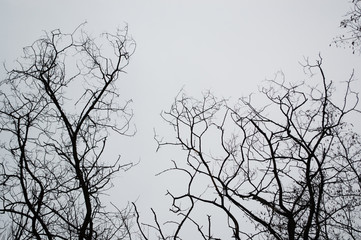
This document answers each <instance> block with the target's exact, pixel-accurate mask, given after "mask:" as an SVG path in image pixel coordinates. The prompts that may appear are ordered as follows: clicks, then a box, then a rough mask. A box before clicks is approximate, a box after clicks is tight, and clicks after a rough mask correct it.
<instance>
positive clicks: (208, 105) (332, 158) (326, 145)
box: [138, 58, 361, 240]
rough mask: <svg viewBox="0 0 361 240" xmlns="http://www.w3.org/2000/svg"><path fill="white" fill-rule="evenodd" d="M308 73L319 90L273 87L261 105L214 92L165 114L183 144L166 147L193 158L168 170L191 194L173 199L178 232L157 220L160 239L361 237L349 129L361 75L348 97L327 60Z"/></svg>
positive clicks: (183, 100) (360, 141) (354, 148)
mask: <svg viewBox="0 0 361 240" xmlns="http://www.w3.org/2000/svg"><path fill="white" fill-rule="evenodd" d="M304 67H305V69H306V70H307V71H309V73H311V74H312V75H313V74H314V75H315V76H313V77H312V80H315V78H316V77H318V78H319V79H320V81H318V84H312V85H307V82H300V83H295V84H291V83H287V82H286V81H285V80H284V79H283V78H282V79H281V80H280V79H275V80H271V81H269V86H268V87H264V88H262V89H261V92H262V93H263V94H262V95H263V98H262V97H261V98H259V99H258V100H257V101H254V100H252V98H251V97H249V98H242V99H240V102H239V103H238V104H237V105H236V106H235V107H230V106H228V103H227V101H225V100H218V99H217V98H216V97H215V96H214V95H212V94H210V93H209V92H207V93H206V94H205V95H204V96H203V98H202V99H200V100H197V99H194V98H192V97H188V96H186V95H184V94H180V95H179V96H178V97H177V98H176V100H175V102H174V104H173V105H172V107H171V109H170V110H169V111H168V112H164V114H163V118H164V120H165V121H166V122H167V123H168V124H170V125H171V126H172V127H173V130H174V133H175V139H174V141H164V140H159V141H158V144H159V147H163V146H167V145H171V146H179V147H180V148H181V149H182V150H183V151H185V152H186V153H187V157H186V158H185V159H178V161H174V162H173V167H171V168H169V169H167V170H166V171H165V172H168V171H173V172H174V171H175V172H180V173H183V176H184V179H183V180H182V181H185V183H184V186H185V188H184V190H185V191H184V192H183V193H181V194H179V190H178V191H177V192H178V194H173V193H172V192H171V191H169V192H168V195H169V196H170V197H171V198H172V203H173V204H172V211H174V212H175V213H176V215H177V217H178V220H177V219H175V220H174V221H168V223H170V222H171V223H172V224H175V225H176V229H175V231H174V233H172V234H170V235H169V236H167V235H166V234H165V232H164V231H165V230H164V227H163V228H162V227H161V226H162V225H161V224H160V223H159V221H158V220H157V218H156V215H154V217H155V218H154V220H155V223H156V224H155V225H154V226H152V227H151V229H153V230H155V231H156V232H158V235H159V236H160V238H161V239H181V238H182V236H183V235H184V234H186V233H187V231H189V225H192V224H193V225H194V227H195V228H194V229H196V232H198V234H199V237H200V238H201V239H207V240H210V239H224V238H227V239H231V238H234V239H279V240H281V239H282V240H286V239H291V240H292V239H305V240H306V239H359V238H361V230H360V229H361V226H360V224H361V215H360V214H359V213H360V211H361V192H360V190H361V171H360V169H361V136H360V134H359V133H358V132H354V131H353V128H352V125H351V124H349V123H348V121H349V120H350V118H352V117H354V116H355V115H357V114H359V113H360V111H359V109H358V103H359V96H358V94H357V93H355V92H353V90H352V85H353V82H354V77H353V74H352V75H351V76H350V78H349V79H348V80H347V81H346V82H345V90H344V95H343V96H341V98H340V95H337V94H335V93H336V92H335V86H334V83H332V82H331V81H328V80H327V77H326V75H325V73H324V71H323V68H322V59H321V58H320V59H319V60H318V61H317V62H316V63H315V64H310V63H307V64H306V65H305V66H304ZM317 72H318V74H317ZM337 96H338V97H339V98H338V100H336V99H337ZM258 97H260V96H258ZM260 101H261V102H262V104H261V106H259V104H257V102H258V103H259V102H260ZM199 209H204V210H205V211H204V212H203V211H199ZM206 209H207V210H206ZM212 212H217V215H216V216H211V215H210V213H212ZM202 213H203V214H202ZM199 215H203V216H204V217H203V218H200V217H199ZM220 219H223V220H220ZM212 220H214V222H213V221H212ZM220 222H221V223H223V225H224V226H223V227H224V228H225V229H227V228H228V230H229V232H228V234H229V235H228V236H227V235H224V234H225V232H224V231H225V230H224V228H223V234H222V235H220V236H219V238H216V236H217V234H219V233H220V232H219V229H218V231H217V227H218V225H219V223H220ZM246 222H248V223H247V224H246ZM138 224H139V220H138ZM186 225H187V227H185V226H186ZM148 226H149V225H148ZM214 226H215V228H214ZM140 227H141V224H140Z"/></svg>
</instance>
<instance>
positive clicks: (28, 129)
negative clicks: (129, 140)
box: [0, 24, 135, 240]
mask: <svg viewBox="0 0 361 240" xmlns="http://www.w3.org/2000/svg"><path fill="white" fill-rule="evenodd" d="M83 29H84V24H82V25H80V26H79V27H78V28H77V29H76V30H75V31H74V32H73V33H71V34H64V33H62V32H61V31H60V30H54V31H52V32H50V33H46V35H45V36H44V37H42V38H40V39H39V40H37V41H35V42H34V43H33V44H32V45H31V46H29V47H26V48H24V56H23V57H22V58H21V59H20V60H19V61H18V67H17V68H16V69H14V70H11V71H8V77H7V78H6V79H5V80H2V81H1V83H0V84H1V91H0V101H1V103H0V134H1V139H2V140H1V151H2V161H1V163H0V192H1V194H0V201H1V206H0V213H1V214H2V224H3V225H2V239H5V238H7V239H67V240H68V239H123V238H125V237H126V236H129V234H130V232H129V231H130V225H129V224H131V223H130V211H131V209H130V207H126V208H124V210H116V211H109V210H107V209H106V206H104V204H102V202H101V194H102V193H104V191H106V190H107V189H109V187H110V186H111V183H110V181H111V179H112V177H113V176H114V174H115V173H116V172H118V171H119V170H121V169H128V168H129V167H131V166H132V163H124V164H120V159H119V158H118V159H114V161H110V160H105V159H104V158H103V155H104V150H105V147H106V143H107V138H108V136H109V134H110V133H111V132H115V133H118V134H121V135H132V134H133V133H134V131H133V130H132V129H130V128H129V127H130V121H131V119H132V111H131V110H130V109H129V107H128V104H129V103H130V101H124V102H123V103H122V102H121V100H120V98H119V97H120V93H119V87H118V85H117V83H118V78H119V76H120V74H122V73H123V72H124V68H125V67H126V66H127V65H128V62H129V58H130V56H131V55H132V53H133V52H134V50H135V42H134V41H133V40H132V39H131V38H130V37H128V34H127V28H125V29H123V30H118V31H117V32H116V33H115V34H110V33H106V34H103V35H101V36H100V37H99V38H95V39H94V38H91V37H90V36H89V35H88V34H86V33H85V31H84V30H83ZM132 132H133V133H132Z"/></svg>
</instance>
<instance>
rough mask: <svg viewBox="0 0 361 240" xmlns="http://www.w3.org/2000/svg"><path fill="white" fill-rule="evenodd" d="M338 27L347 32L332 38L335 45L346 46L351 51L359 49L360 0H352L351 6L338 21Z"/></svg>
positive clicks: (360, 40) (360, 30) (360, 41)
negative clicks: (343, 17)
mask: <svg viewBox="0 0 361 240" xmlns="http://www.w3.org/2000/svg"><path fill="white" fill-rule="evenodd" d="M340 27H341V28H344V29H345V30H346V31H347V32H346V33H344V34H342V35H340V36H337V37H336V38H335V39H334V43H335V44H336V46H344V47H345V46H348V47H350V48H351V49H352V52H353V53H355V52H359V51H360V50H361V1H360V0H353V1H352V8H351V9H350V11H349V12H347V14H346V15H345V19H343V20H342V21H341V23H340Z"/></svg>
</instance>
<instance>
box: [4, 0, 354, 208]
mask: <svg viewBox="0 0 361 240" xmlns="http://www.w3.org/2000/svg"><path fill="white" fill-rule="evenodd" d="M349 8H350V5H349V4H348V3H347V1H346V0H344V1H340V0H317V1H315V0H312V1H311V0H304V1H289V0H273V1H270V0H260V1H250V0H248V1H241V0H238V1H235V0H225V1H214V0H194V1H191V0H182V1H181V0H153V1H150V0H143V1H137V0H132V1H130V0H129V1H125V0H109V1H89V0H87V1H84V0H77V1H71V0H61V1H60V0H57V1H55V0H52V1H49V0H32V1H29V0H21V1H20V0H0V29H1V38H0V61H1V62H4V61H6V63H7V65H9V66H11V65H12V64H13V60H15V59H16V58H17V57H19V56H20V55H21V53H22V52H21V51H22V47H24V46H26V45H29V44H31V43H32V42H33V41H34V40H36V39H37V38H39V36H41V35H42V34H43V30H47V31H49V30H53V29H55V28H60V29H61V30H62V31H63V32H72V31H73V30H74V29H75V27H76V26H78V25H79V24H80V23H82V22H84V21H87V22H88V24H87V27H86V28H87V29H88V31H89V32H90V33H91V34H93V35H94V36H96V35H97V34H100V33H102V32H105V31H108V32H112V31H115V29H116V28H117V27H123V26H124V25H125V23H127V24H128V26H129V33H130V35H131V36H132V37H133V38H134V39H135V41H136V42H137V49H136V52H135V54H134V55H133V57H132V59H131V62H130V65H129V66H128V68H127V69H126V71H127V72H128V73H127V75H124V76H122V77H121V78H122V79H121V80H120V81H122V82H123V83H122V85H121V86H122V87H121V89H120V92H121V94H123V95H124V98H132V99H133V101H134V103H133V105H132V106H133V109H134V113H135V118H134V123H135V124H136V126H137V135H136V137H134V138H131V139H124V138H122V139H115V141H114V142H113V143H110V146H109V148H108V149H109V151H111V152H114V153H117V152H118V153H120V154H121V155H122V156H123V158H124V160H127V161H129V160H132V161H138V160H140V161H141V162H140V164H139V165H138V166H137V167H136V168H134V169H133V170H131V171H130V172H127V173H125V174H122V175H121V176H120V177H119V178H118V179H117V180H116V181H115V184H116V187H115V188H114V189H113V190H112V198H113V199H114V200H113V201H115V204H117V203H119V204H123V203H125V202H127V201H134V200H135V199H136V198H138V197H139V200H138V202H139V205H141V209H142V211H147V209H149V208H150V207H153V206H155V207H156V209H161V208H163V209H168V206H169V205H170V201H169V200H170V199H167V198H165V197H164V194H165V189H166V187H167V186H168V185H174V184H176V180H177V179H173V178H172V176H168V178H167V177H163V178H162V177H159V178H156V177H154V174H155V173H157V172H159V171H161V170H162V169H165V168H167V167H168V166H170V162H169V159H171V158H172V157H176V155H177V153H175V152H174V151H170V150H165V151H161V152H160V153H158V154H156V153H155V149H156V143H155V142H154V140H153V128H156V129H157V130H158V129H159V131H160V132H163V133H164V131H166V130H167V128H165V127H167V126H166V125H165V124H164V123H163V122H162V120H161V118H160V117H159V113H160V111H161V110H162V109H168V108H169V107H170V105H171V103H172V100H173V98H174V97H175V95H176V94H177V93H178V91H179V90H180V89H181V88H182V87H184V89H185V90H186V92H188V93H189V94H190V95H197V94H198V95H199V93H200V92H201V91H204V90H211V91H213V92H214V93H215V94H216V95H217V96H219V97H227V98H228V97H232V98H235V99H237V98H238V97H241V96H244V95H248V94H249V93H250V92H255V91H257V86H258V85H260V84H261V82H262V80H264V79H266V78H272V77H273V76H274V74H275V73H276V72H277V71H279V70H282V71H283V72H284V73H285V76H286V79H288V80H292V81H295V80H297V79H298V80H303V79H305V78H306V77H305V76H304V75H303V72H302V68H301V67H300V65H299V61H302V60H303V57H310V59H316V58H317V56H318V54H319V53H321V55H322V56H323V58H324V63H325V64H324V68H325V72H326V75H327V76H329V77H330V79H332V80H334V81H343V80H346V79H347V78H348V77H349V75H350V73H351V71H352V69H355V75H356V77H357V76H360V70H361V69H360V65H359V64H360V62H359V61H360V56H359V55H353V54H352V53H351V51H349V50H345V49H343V48H336V47H334V46H331V47H330V46H329V44H330V43H331V42H332V39H333V38H334V37H335V36H336V35H338V34H341V33H342V31H341V29H340V28H339V22H340V20H341V19H342V16H343V15H344V14H345V13H346V12H347V11H348V10H349ZM1 74H2V77H4V71H3V70H1ZM357 87H358V90H361V86H360V83H358V86H357ZM164 129H165V130H164ZM165 179H166V180H167V181H164V180H165ZM123 189H125V190H123ZM159 211H161V210H159Z"/></svg>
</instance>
